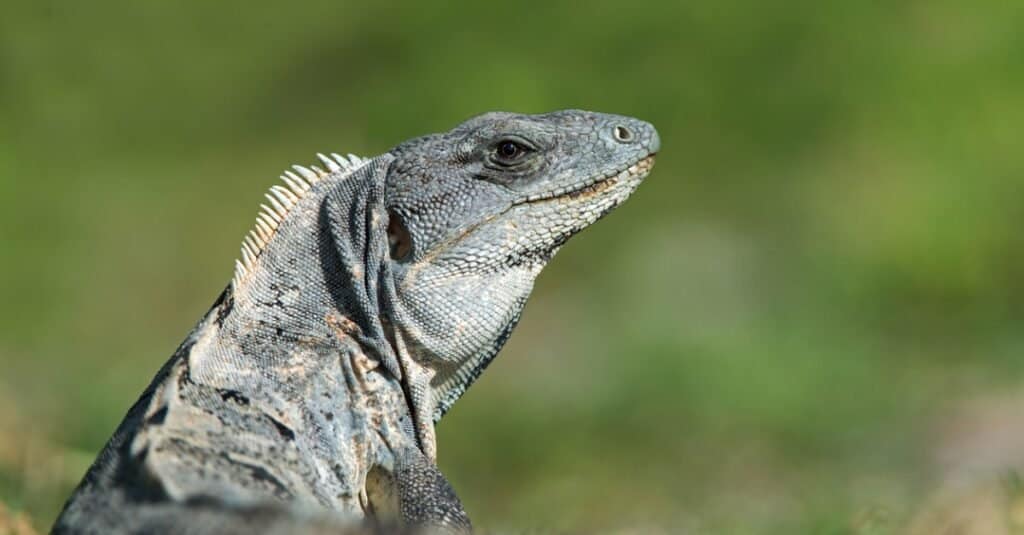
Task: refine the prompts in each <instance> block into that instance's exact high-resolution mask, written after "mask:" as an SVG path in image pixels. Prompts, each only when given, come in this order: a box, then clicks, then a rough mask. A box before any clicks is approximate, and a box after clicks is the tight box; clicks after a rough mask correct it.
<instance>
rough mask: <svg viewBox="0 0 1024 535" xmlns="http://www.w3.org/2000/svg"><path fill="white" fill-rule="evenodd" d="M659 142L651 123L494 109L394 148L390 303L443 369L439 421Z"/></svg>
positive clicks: (396, 322) (415, 343)
mask: <svg viewBox="0 0 1024 535" xmlns="http://www.w3.org/2000/svg"><path fill="white" fill-rule="evenodd" d="M659 146H660V141H659V138H658V133H657V131H656V130H655V129H654V127H653V126H651V125H650V124H648V123H646V122H643V121H640V120H637V119H632V118H629V117H622V116H617V115H607V114H601V113H592V112H586V111H577V110H568V111H560V112H555V113H548V114H544V115H519V114H512V113H488V114H485V115H481V116H479V117H475V118H473V119H470V120H468V121H466V122H464V123H462V124H461V125H459V126H457V127H456V128H455V129H453V130H451V131H450V132H447V133H444V134H435V135H430V136H425V137H422V138H418V139H414V140H412V141H409V142H406V143H403V144H402V145H399V146H398V147H396V148H395V149H393V150H392V151H391V155H392V156H394V158H395V159H394V160H393V162H392V163H391V165H390V167H389V168H388V173H387V178H386V185H385V192H386V193H385V205H386V208H387V211H388V216H389V218H388V219H389V226H388V238H389V241H390V246H391V247H390V256H391V260H390V263H391V269H390V270H389V271H390V272H391V274H392V275H391V276H392V277H393V279H394V281H393V282H394V285H393V286H392V288H393V290H392V293H393V295H391V296H389V298H388V299H387V301H389V305H390V308H391V309H392V310H391V311H390V312H391V315H392V316H394V317H393V318H392V321H391V323H392V325H393V326H394V327H395V329H396V331H397V332H398V333H399V334H400V335H401V336H402V337H403V339H404V342H405V345H406V346H407V347H408V351H409V352H410V353H411V354H412V356H413V358H414V359H415V360H416V362H418V363H419V364H421V365H423V366H425V367H427V368H429V369H431V370H432V371H433V372H434V373H435V375H434V376H433V379H432V380H431V386H432V388H433V389H434V396H435V397H436V402H437V405H438V407H437V409H436V411H435V413H434V418H435V419H436V418H439V417H440V416H441V414H443V413H444V411H445V410H447V408H448V407H449V406H450V405H451V403H453V402H454V401H455V399H457V398H458V396H459V395H461V394H462V392H463V391H464V390H465V389H466V387H468V386H469V384H470V383H471V382H472V381H473V380H474V379H475V378H476V377H477V376H478V375H479V373H480V372H481V371H482V369H483V367H484V366H486V364H487V363H488V362H489V361H490V359H491V358H492V357H493V356H494V355H495V354H496V353H497V351H498V349H499V348H500V347H501V345H502V344H503V343H504V341H505V339H506V338H507V336H508V334H509V333H510V332H511V329H512V327H514V325H515V323H516V321H517V320H518V318H519V314H520V312H521V310H522V307H523V305H524V303H525V301H526V298H527V296H528V295H529V293H530V290H531V288H532V286H533V281H534V278H535V277H536V276H537V274H538V273H539V272H540V270H541V268H543V267H544V265H545V264H546V263H547V262H548V261H549V260H550V259H551V257H552V256H553V255H554V254H555V252H556V251H557V250H558V249H559V247H561V245H562V244H564V243H565V241H566V240H568V239H569V238H570V237H571V236H573V235H574V234H576V233H577V232H579V231H581V230H583V229H584V228H586V227H587V226H588V225H590V224H592V223H594V222H595V221H597V220H598V219H600V218H601V217H602V216H604V215H605V214H607V213H608V212H609V211H611V210H612V209H613V208H615V207H616V206H618V205H619V204H620V203H622V202H623V201H625V200H626V198H627V197H629V195H630V194H631V193H632V192H633V191H634V190H635V189H636V187H637V186H638V185H639V184H640V182H641V181H642V180H643V178H644V177H645V176H647V173H648V172H649V171H650V169H651V166H652V165H653V163H654V154H655V153H656V152H657V151H658V149H659ZM389 286H390V285H389Z"/></svg>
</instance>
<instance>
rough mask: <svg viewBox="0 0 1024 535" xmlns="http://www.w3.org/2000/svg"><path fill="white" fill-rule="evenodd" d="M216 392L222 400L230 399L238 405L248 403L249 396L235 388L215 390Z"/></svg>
mask: <svg viewBox="0 0 1024 535" xmlns="http://www.w3.org/2000/svg"><path fill="white" fill-rule="evenodd" d="M217 392H219V393H220V399H222V400H224V401H231V402H234V403H237V404H239V405H249V398H248V397H246V396H244V395H242V393H241V392H239V391H237V390H217Z"/></svg>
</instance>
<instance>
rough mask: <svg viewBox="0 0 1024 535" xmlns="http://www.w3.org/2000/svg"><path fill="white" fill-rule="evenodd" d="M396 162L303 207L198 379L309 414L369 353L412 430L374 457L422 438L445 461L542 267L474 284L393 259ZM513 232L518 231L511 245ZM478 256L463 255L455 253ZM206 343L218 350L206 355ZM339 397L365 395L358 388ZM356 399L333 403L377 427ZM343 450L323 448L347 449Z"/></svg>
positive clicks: (197, 358) (259, 264) (234, 303)
mask: <svg viewBox="0 0 1024 535" xmlns="http://www.w3.org/2000/svg"><path fill="white" fill-rule="evenodd" d="M390 162H391V157H390V156H389V155H386V154H385V155H383V156H380V157H378V158H375V159H373V160H371V161H369V162H368V163H367V164H366V165H365V166H364V167H363V168H360V169H358V170H356V171H354V172H353V173H352V175H351V176H348V177H344V178H340V179H337V180H332V179H328V180H324V181H323V182H321V183H319V184H317V185H315V186H314V188H316V189H315V190H314V192H313V194H311V195H309V196H307V197H306V198H304V199H302V200H301V201H300V203H299V204H298V205H296V207H295V208H293V211H292V213H290V214H289V217H287V218H286V219H285V220H284V222H283V223H282V224H281V226H280V227H279V229H278V231H277V234H276V235H275V236H274V238H273V239H272V240H271V241H270V242H269V243H268V244H267V247H266V249H265V250H264V251H263V254H262V255H261V256H260V257H259V258H258V259H257V260H256V268H255V269H252V270H250V273H248V274H247V276H246V277H245V278H244V279H243V280H242V281H241V282H240V283H239V284H237V286H236V287H235V288H234V289H233V292H231V294H229V295H228V296H227V299H226V300H225V302H224V303H223V304H222V305H221V306H220V309H221V310H220V311H219V312H218V313H217V315H218V318H217V321H216V322H214V323H213V324H211V329H214V330H215V331H216V335H213V336H209V337H203V339H201V340H200V342H199V343H197V347H196V348H194V349H193V351H192V357H191V361H192V362H191V374H192V376H193V377H194V378H195V379H196V380H199V381H202V382H204V383H205V384H209V385H216V386H217V387H218V388H221V389H227V390H238V389H245V390H247V391H248V390H252V391H255V392H261V393H264V394H265V395H267V396H278V397H280V396H287V394H288V393H292V392H294V393H296V394H298V395H296V396H295V398H294V399H293V400H288V399H283V400H275V402H274V404H275V405H282V406H283V405H288V404H289V403H291V402H293V401H301V404H302V405H303V406H308V405H309V404H310V400H309V399H304V398H305V397H306V396H309V395H311V394H313V392H311V388H312V387H311V385H314V384H320V383H323V384H322V385H320V386H318V387H316V388H313V390H316V389H319V388H321V387H322V388H324V389H325V390H326V389H329V388H331V385H330V384H329V382H324V381H325V380H326V379H324V377H328V378H329V377H338V376H340V375H344V374H343V373H340V372H338V371H337V370H334V369H333V368H337V365H336V363H337V361H338V359H339V357H338V355H339V354H340V355H342V357H341V358H342V359H345V358H346V355H349V354H356V353H359V354H362V355H365V357H366V359H364V360H363V361H361V362H364V363H365V362H370V363H372V364H371V365H372V366H373V369H372V370H366V371H367V372H368V373H373V374H377V375H379V376H380V377H381V382H380V384H386V385H390V386H389V388H390V389H391V390H392V391H391V392H388V393H386V395H384V394H381V395H380V397H381V399H379V400H376V401H375V402H374V403H371V404H369V405H370V406H375V405H380V404H381V403H385V404H387V405H388V406H387V407H382V409H383V410H381V411H380V412H381V413H384V414H397V415H402V416H404V417H406V418H408V420H405V421H400V422H399V421H397V420H396V421H395V422H393V424H394V425H392V428H391V429H386V430H384V431H381V432H380V435H381V436H384V437H385V438H386V440H385V441H387V440H390V441H391V442H396V444H384V443H381V444H376V445H374V446H373V447H370V448H365V449H367V451H369V452H370V453H371V454H372V455H371V456H374V455H376V456H377V457H385V458H386V457H387V454H386V452H384V451H383V450H384V449H389V448H391V449H394V448H396V447H405V446H404V445H401V444H397V443H402V442H404V441H405V440H406V439H410V440H412V441H413V443H414V444H415V445H417V446H418V447H419V448H420V450H421V451H423V452H424V454H426V455H427V457H428V458H430V459H434V458H436V441H435V435H434V423H435V421H436V420H437V419H439V418H440V417H441V415H442V414H443V411H445V410H447V409H448V408H449V407H450V406H451V403H453V402H454V401H455V399H457V398H458V396H459V395H461V393H462V392H463V391H464V390H465V388H466V387H467V386H468V385H469V384H470V383H471V382H472V380H473V379H474V378H475V377H476V376H477V375H479V373H480V372H481V371H482V369H483V367H484V366H485V365H486V364H487V362H489V361H490V359H491V358H492V357H493V356H494V355H495V354H496V353H497V351H498V350H499V349H500V347H501V345H502V344H503V343H504V341H505V339H506V338H507V336H508V334H509V333H510V332H511V329H512V327H513V326H514V325H515V323H516V321H517V320H518V318H519V314H520V312H521V310H522V306H523V304H524V303H525V300H526V297H527V296H528V294H529V292H530V290H531V289H532V285H533V280H534V278H535V277H536V274H537V273H538V272H539V270H540V264H539V263H528V264H524V265H522V266H515V267H512V268H509V269H498V267H497V266H495V267H494V268H493V269H486V270H481V269H474V270H470V271H469V272H466V273H462V272H458V271H457V270H456V271H453V270H452V269H451V268H450V267H445V266H447V265H449V264H446V263H445V262H438V263H435V262H423V263H420V264H417V265H416V266H413V267H409V266H404V265H401V264H399V263H396V262H394V261H392V260H391V259H390V256H389V250H388V236H387V232H386V230H387V228H388V212H387V209H386V207H385V197H386V192H385V182H386V181H385V177H386V175H387V172H388V165H389V164H390ZM513 231H514V229H512V228H509V229H506V232H508V233H509V239H511V238H512V236H511V234H512V232H513ZM469 253H470V252H469V251H464V250H462V249H461V248H460V247H459V246H458V244H455V245H453V246H452V247H451V248H450V249H449V250H448V251H446V252H445V253H443V254H445V255H455V256H460V255H465V254H469ZM467 303H473V304H474V306H472V307H469V306H467V305H466V304H467ZM203 340H206V341H208V343H209V344H211V347H202V344H203ZM378 366H379V368H378ZM336 386H337V388H338V389H340V390H348V391H349V392H348V395H349V396H350V397H351V396H352V395H353V394H352V392H351V391H352V390H353V388H354V387H353V385H351V384H347V383H345V382H342V381H338V384H337V385H336ZM317 395H327V392H320V393H317ZM344 396H345V395H344V394H343V393H338V394H337V395H336V396H334V397H333V398H332V399H330V400H327V399H324V400H322V401H323V403H324V406H328V405H331V404H333V405H334V406H335V408H337V405H339V404H341V405H345V407H344V411H348V412H349V413H350V417H351V418H353V419H355V420H359V419H364V421H367V420H369V419H370V417H372V416H373V415H367V414H365V411H363V410H362V408H361V407H362V406H363V405H366V404H365V403H361V402H357V401H353V400H351V399H350V400H345V399H343V398H344ZM399 405H400V406H399ZM344 411H342V412H344ZM296 417H298V415H296ZM302 418H303V419H307V420H308V419H309V416H305V417H302ZM310 429H311V430H318V429H320V427H319V425H314V426H312V427H310ZM337 438H338V437H330V436H326V437H321V438H320V439H321V440H322V439H326V440H335V441H336V442H344V440H341V441H338V440H337ZM341 438H342V439H345V440H348V438H347V437H341ZM348 446H351V444H349V445H348ZM338 447H341V448H344V447H346V444H343V443H339V444H338ZM360 447H364V446H360ZM375 448H376V449H380V450H381V452H380V453H379V454H378V453H374V451H375ZM373 462H378V460H377V459H372V460H369V461H368V463H373Z"/></svg>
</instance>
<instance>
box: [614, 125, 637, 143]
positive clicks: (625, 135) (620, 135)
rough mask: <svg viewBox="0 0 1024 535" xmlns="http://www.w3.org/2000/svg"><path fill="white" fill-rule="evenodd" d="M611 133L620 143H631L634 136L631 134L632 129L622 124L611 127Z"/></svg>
mask: <svg viewBox="0 0 1024 535" xmlns="http://www.w3.org/2000/svg"><path fill="white" fill-rule="evenodd" d="M612 135H613V136H615V141H618V142H620V143H632V142H633V140H635V139H636V137H635V136H634V135H633V131H632V130H630V129H629V128H626V127H625V126H622V125H617V126H615V128H613V129H612Z"/></svg>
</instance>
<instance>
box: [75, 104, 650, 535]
mask: <svg viewBox="0 0 1024 535" xmlns="http://www.w3.org/2000/svg"><path fill="white" fill-rule="evenodd" d="M658 147H659V141H658V137H657V133H656V132H655V130H654V129H653V127H651V126H650V125H649V124H647V123H643V122H641V121H638V120H635V119H630V118H625V117H619V116H612V115H603V114H596V113H590V112H583V111H564V112H556V113H551V114H546V115H536V116H524V115H514V114H506V113H491V114H486V115H482V116H479V117H476V118H474V119H471V120H469V121H467V122H465V123H463V124H462V125H460V126H458V127H457V128H455V129H454V130H452V131H450V132H448V133H445V134H435V135H431V136H426V137H423V138H417V139H414V140H411V141H409V142H406V143H403V144H402V145H399V146H397V147H395V148H394V149H392V150H391V151H389V152H387V153H385V154H383V155H381V156H378V157H376V158H372V159H369V160H362V159H359V158H354V157H351V158H344V157H340V156H334V157H332V158H327V157H321V158H322V160H323V161H324V163H325V164H326V165H327V170H326V171H320V170H319V169H316V168H314V169H313V170H310V169H306V168H302V167H296V170H297V171H298V172H299V174H298V175H297V174H294V173H287V174H286V175H285V176H284V177H282V178H284V179H285V182H286V183H287V185H288V188H284V187H280V186H277V187H275V188H273V189H272V191H271V194H269V195H268V200H269V201H270V205H269V206H264V210H263V212H262V213H261V214H260V218H259V220H258V222H257V226H256V229H255V230H254V232H253V233H252V234H251V235H250V237H248V238H247V239H246V242H245V244H244V245H243V252H242V256H243V258H242V260H241V261H240V262H239V263H238V266H237V269H236V273H235V277H234V279H233V280H232V283H231V285H230V286H229V287H228V288H227V289H225V291H224V293H223V294H222V295H221V297H220V299H218V300H217V302H216V303H215V304H214V306H213V307H212V308H211V309H210V311H209V312H208V313H207V315H206V316H205V317H204V318H203V319H202V320H200V322H199V324H198V325H197V326H196V327H195V328H194V329H193V331H192V332H191V333H190V334H189V336H188V337H187V338H186V339H185V341H184V343H183V344H182V345H181V347H180V348H179V349H178V351H177V352H176V353H175V355H174V356H173V357H172V358H171V360H170V361H169V362H168V363H167V364H166V365H165V366H164V368H163V369H162V370H161V371H160V372H159V373H158V374H157V376H156V378H155V379H154V380H153V382H152V384H151V385H150V387H149V388H148V389H147V390H146V392H145V393H144V394H143V395H142V397H141V399H140V400H139V401H138V402H137V403H136V404H135V405H134V406H133V407H132V409H131V410H130V411H129V413H128V415H127V416H126V418H125V420H124V421H123V422H122V424H121V425H120V427H119V428H118V430H117V431H116V432H115V434H114V436H113V437H112V438H111V440H110V442H109V443H108V444H107V446H106V448H105V449H104V450H103V451H102V452H101V453H100V456H99V458H98V459H97V460H96V462H95V464H94V465H93V466H92V468H91V469H90V470H89V472H88V473H87V474H86V476H85V479H84V480H83V481H82V483H81V485H80V486H79V488H78V489H77V490H76V491H75V493H74V494H73V495H72V496H71V498H70V499H69V500H68V503H67V505H66V506H65V509H64V511H63V513H62V514H61V516H60V518H58V520H57V524H56V526H55V529H56V530H57V531H92V532H104V533H110V532H118V531H122V532H146V531H159V530H175V531H188V530H191V531H193V532H224V531H230V530H232V529H242V528H239V526H244V525H247V524H246V522H245V521H248V522H252V519H253V518H263V519H266V520H265V522H263V523H262V524H260V525H261V526H262V527H267V528H269V527H271V526H283V527H282V528H281V529H283V530H285V531H288V530H295V529H299V528H301V527H307V528H309V529H310V530H315V529H318V528H316V526H318V525H320V524H318V523H319V522H328V523H330V521H331V520H332V519H333V518H334V517H337V518H338V519H341V520H342V521H343V520H344V519H360V518H363V517H367V516H369V517H381V516H385V517H386V516H387V515H388V514H392V513H389V512H393V514H397V515H398V516H399V517H400V519H401V520H402V521H403V522H404V523H406V524H409V525H428V526H435V527H442V528H446V529H450V530H454V531H460V530H468V529H469V522H468V520H467V519H466V516H465V513H464V512H463V510H462V506H461V505H460V504H459V501H458V499H457V498H456V497H455V495H454V493H453V492H452V490H451V487H450V486H449V485H448V483H447V482H446V481H445V479H444V477H443V476H442V475H441V474H440V472H439V471H437V469H436V466H435V465H434V459H435V452H436V445H435V440H434V427H433V426H434V423H435V422H436V421H437V420H438V419H439V418H440V417H441V416H442V415H443V414H444V412H445V411H446V410H447V409H448V408H449V407H450V406H451V404H452V403H454V401H455V400H456V399H458V397H459V396H460V395H461V394H462V393H463V392H464V391H465V389H466V388H467V387H468V386H469V385H470V384H471V383H472V382H473V380H474V379H475V378H476V377H477V376H478V375H479V374H480V372H481V371H482V370H483V368H484V367H485V366H486V365H487V364H488V362H490V360H491V359H492V358H493V357H494V355H495V354H496V353H497V351H498V350H499V349H500V347H501V346H502V344H503V343H504V341H505V340H506V338H507V337H508V335H509V333H510V332H511V330H512V328H513V327H514V326H515V323H516V321H517V320H518V318H519V314H520V312H521V310H522V307H523V305H524V303H525V300H526V298H527V296H528V295H529V293H530V290H531V289H532V285H533V281H534V278H535V277H536V276H537V274H538V273H539V272H540V270H541V268H542V267H543V266H544V265H545V264H546V263H547V261H548V260H549V259H550V258H551V256H552V255H553V254H554V253H555V252H556V251H557V249H558V248H559V247H560V246H561V245H562V244H563V243H564V242H565V241H566V240H567V239H568V238H569V237H570V236H572V235H573V234H575V233H576V232H578V231H580V230H582V229H583V228H585V227H586V226H588V225H589V224H591V223H593V222H594V221H596V220H597V219H599V218H600V217H601V216H603V215H604V214H605V213H607V212H608V211H609V210H611V209H612V208H614V207H615V206H617V205H618V204H619V203H621V202H622V201H624V200H625V199H626V198H627V197H628V196H629V194H630V193H632V191H633V190H634V189H635V188H636V186H637V185H638V184H639V183H640V181H641V180H642V179H643V177H644V176H646V174H647V172H648V171H649V169H650V166H651V165H652V164H653V154H654V153H655V152H657V150H658ZM243 520H245V521H243ZM242 530H243V531H244V529H242Z"/></svg>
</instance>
